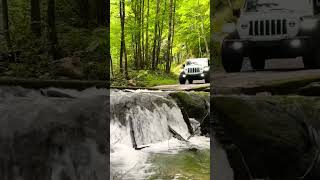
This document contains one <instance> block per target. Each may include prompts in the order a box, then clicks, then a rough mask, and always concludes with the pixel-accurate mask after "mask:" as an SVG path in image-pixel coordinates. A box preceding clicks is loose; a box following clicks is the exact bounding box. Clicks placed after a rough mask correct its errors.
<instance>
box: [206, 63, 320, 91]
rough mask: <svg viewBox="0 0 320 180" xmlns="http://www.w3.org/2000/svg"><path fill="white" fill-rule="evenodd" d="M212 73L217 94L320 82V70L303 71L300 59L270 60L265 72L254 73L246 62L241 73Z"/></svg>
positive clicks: (212, 80)
mask: <svg viewBox="0 0 320 180" xmlns="http://www.w3.org/2000/svg"><path fill="white" fill-rule="evenodd" d="M212 73H213V74H212V75H211V82H213V87H214V89H215V90H216V92H224V91H231V90H232V89H237V88H238V89H239V88H252V87H259V86H268V85H272V84H275V83H281V82H290V81H299V80H312V81H320V69H316V70H306V69H303V64H302V60H301V59H300V58H297V59H274V60H268V61H267V63H266V70H263V71H253V70H252V69H251V67H250V64H249V62H248V60H245V61H244V63H243V69H242V72H240V73H225V72H224V71H223V70H221V71H218V72H212Z"/></svg>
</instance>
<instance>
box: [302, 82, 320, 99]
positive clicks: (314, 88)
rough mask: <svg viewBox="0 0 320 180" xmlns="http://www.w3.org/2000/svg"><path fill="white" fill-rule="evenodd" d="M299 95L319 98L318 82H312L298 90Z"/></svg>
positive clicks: (319, 87) (319, 85)
mask: <svg viewBox="0 0 320 180" xmlns="http://www.w3.org/2000/svg"><path fill="white" fill-rule="evenodd" d="M299 94H300V95H304V96H320V82H313V83H310V84H308V85H307V86H305V87H302V88H300V89H299Z"/></svg>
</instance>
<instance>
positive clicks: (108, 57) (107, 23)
mask: <svg viewBox="0 0 320 180" xmlns="http://www.w3.org/2000/svg"><path fill="white" fill-rule="evenodd" d="M106 13H107V14H106V16H107V17H110V0H106ZM106 27H107V28H106V29H107V34H106V38H107V45H106V56H107V57H106V59H107V68H109V67H111V75H112V76H113V63H112V58H111V53H110V18H107V19H106ZM108 70H110V69H108ZM107 82H110V73H109V72H108V71H107ZM107 84H108V85H109V84H110V83H107Z"/></svg>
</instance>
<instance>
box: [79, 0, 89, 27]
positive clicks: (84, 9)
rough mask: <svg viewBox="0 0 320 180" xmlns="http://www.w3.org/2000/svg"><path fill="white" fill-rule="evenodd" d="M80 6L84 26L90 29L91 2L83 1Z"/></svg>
mask: <svg viewBox="0 0 320 180" xmlns="http://www.w3.org/2000/svg"><path fill="white" fill-rule="evenodd" d="M79 6H80V17H81V21H82V25H83V26H84V27H88V25H89V0H81V1H80V2H79Z"/></svg>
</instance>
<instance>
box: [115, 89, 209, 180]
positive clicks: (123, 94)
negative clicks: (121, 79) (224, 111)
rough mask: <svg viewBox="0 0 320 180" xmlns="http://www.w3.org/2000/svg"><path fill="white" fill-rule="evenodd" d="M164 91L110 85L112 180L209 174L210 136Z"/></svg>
mask: <svg viewBox="0 0 320 180" xmlns="http://www.w3.org/2000/svg"><path fill="white" fill-rule="evenodd" d="M168 94H169V92H162V91H143V90H136V91H120V90H111V93H110V108H111V122H110V152H111V154H110V165H111V167H110V171H111V173H110V179H113V180H116V179H210V138H209V137H205V136H201V135H200V132H199V128H198V126H199V125H200V123H199V122H197V121H195V120H192V119H191V120H190V123H191V125H192V128H193V129H194V130H198V131H197V132H196V135H194V136H191V134H190V133H189V130H188V126H187V124H186V122H185V120H184V118H183V115H182V112H181V109H180V108H179V106H178V105H177V103H176V102H175V101H174V100H173V99H171V98H170V97H169V96H168Z"/></svg>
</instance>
